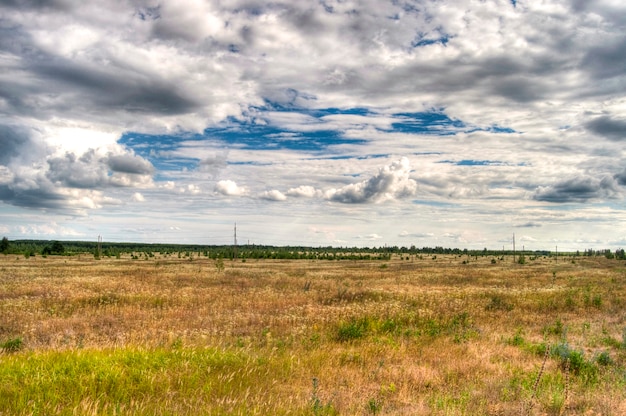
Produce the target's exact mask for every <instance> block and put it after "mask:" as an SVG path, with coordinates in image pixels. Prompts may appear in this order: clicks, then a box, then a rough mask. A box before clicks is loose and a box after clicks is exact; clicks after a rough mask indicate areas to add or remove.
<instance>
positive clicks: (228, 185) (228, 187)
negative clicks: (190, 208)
mask: <svg viewBox="0 0 626 416" xmlns="http://www.w3.org/2000/svg"><path fill="white" fill-rule="evenodd" d="M215 192H217V193H218V194H222V195H226V196H241V195H245V194H246V193H247V192H248V191H247V189H246V188H244V187H240V186H238V185H237V183H236V182H234V181H231V180H221V181H219V182H218V183H217V184H215Z"/></svg>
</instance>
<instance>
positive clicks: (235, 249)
mask: <svg viewBox="0 0 626 416" xmlns="http://www.w3.org/2000/svg"><path fill="white" fill-rule="evenodd" d="M233 259H234V260H236V259H237V223H235V244H234V245H233Z"/></svg>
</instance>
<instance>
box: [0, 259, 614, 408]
mask: <svg viewBox="0 0 626 416" xmlns="http://www.w3.org/2000/svg"><path fill="white" fill-rule="evenodd" d="M407 258H408V256H407V257H405V258H403V259H402V260H401V259H399V258H395V259H392V260H389V261H384V263H383V262H381V261H322V260H317V261H311V260H299V261H272V260H260V261H256V260H248V261H246V262H241V261H236V262H232V261H228V260H227V261H225V262H224V268H223V269H221V268H217V267H216V266H215V263H214V262H213V261H211V260H209V259H206V258H202V257H193V260H191V261H190V260H189V259H185V258H183V259H180V260H179V259H172V258H171V257H169V258H162V257H160V256H159V255H158V254H157V255H155V256H154V257H153V258H152V257H151V258H149V259H148V260H144V259H141V260H131V259H130V258H124V257H122V258H121V259H103V260H99V261H96V260H94V259H93V257H91V258H90V257H87V256H83V257H82V258H80V257H53V256H50V257H48V258H46V259H44V258H41V257H31V258H29V259H24V258H16V257H15V256H0V271H1V274H0V287H2V291H0V317H1V318H0V346H2V347H3V350H2V352H0V415H1V414H10V415H13V414H42V415H43V414H46V415H47V414H146V415H148V414H172V415H174V414H176V415H179V414H468V415H474V414H523V413H524V412H525V413H528V412H530V414H559V413H561V412H565V414H581V413H585V412H588V411H592V412H596V413H601V414H623V413H626V408H625V406H626V401H624V399H623V392H624V390H625V388H626V375H625V374H626V366H625V358H626V312H625V310H624V309H625V308H624V306H626V303H625V302H626V286H625V283H626V268H625V264H624V262H620V261H617V260H607V259H602V258H595V257H594V258H577V259H576V260H575V262H571V261H565V259H559V260H560V261H559V263H558V264H556V263H555V262H554V261H553V259H549V258H542V259H541V258H540V259H536V260H528V261H527V263H526V264H524V265H518V264H514V263H513V262H512V261H501V260H499V259H498V260H497V261H496V262H495V264H494V263H492V261H491V260H492V258H491V257H489V256H486V257H484V258H482V257H478V258H474V257H472V258H468V256H441V255H438V256H437V258H436V259H432V257H430V256H424V257H423V258H422V259H419V258H418V257H415V256H413V257H410V258H409V260H407ZM509 260H511V259H509ZM464 262H465V264H464ZM381 264H384V265H385V267H381ZM18 340H19V341H18ZM548 348H549V350H548V351H549V354H548V355H547V358H546V362H545V368H544V371H543V373H542V374H541V377H540V378H539V379H538V378H537V375H538V374H539V371H540V369H541V368H542V366H543V361H544V357H545V356H546V354H545V352H546V350H547V349H548ZM537 380H538V381H537Z"/></svg>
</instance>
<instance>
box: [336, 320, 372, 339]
mask: <svg viewBox="0 0 626 416" xmlns="http://www.w3.org/2000/svg"><path fill="white" fill-rule="evenodd" d="M369 326H370V322H369V319H368V318H361V319H354V318H353V319H351V320H350V321H349V322H343V323H340V324H339V326H338V328H337V340H338V341H341V342H346V341H352V340H355V339H360V338H363V337H364V336H365V333H366V332H367V330H368V329H369Z"/></svg>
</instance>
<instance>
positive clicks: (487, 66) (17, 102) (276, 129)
mask: <svg viewBox="0 0 626 416" xmlns="http://www.w3.org/2000/svg"><path fill="white" fill-rule="evenodd" d="M625 143H626V3H624V2H623V1H620V0H597V1H584V0H550V1H548V0H545V1H539V0H537V1H536V0H532V1H531V0H528V1H524V0H457V1H447V0H414V1H410V0H404V1H403V0H389V1H380V0H360V1H355V0H320V1H313V0H289V1H286V0H285V1H272V2H267V1H260V0H215V1H202V0H183V1H174V0H162V1H157V0H136V1H132V0H102V1H98V2H82V1H72V0H50V1H46V2H44V1H39V0H0V235H3V236H6V237H8V238H9V239H53V240H86V241H90V240H93V241H96V240H97V238H98V236H102V238H103V240H104V241H126V242H147V243H194V244H230V243H232V242H233V238H234V225H235V223H236V224H237V240H238V243H239V244H247V243H250V244H272V245H306V246H328V245H332V246H347V247H353V246H370V247H373V246H376V247H379V246H383V245H392V246H393V245H397V246H405V247H410V246H412V245H414V246H416V247H424V246H428V247H434V246H441V247H451V248H455V247H456V248H470V249H482V248H483V247H486V248H489V249H501V248H507V249H508V248H510V247H511V246H512V236H513V234H514V235H515V238H516V245H517V247H518V248H521V247H522V246H524V248H525V249H528V250H552V249H554V248H555V247H558V248H559V250H563V251H566V250H572V251H574V250H581V251H582V250H585V249H588V248H593V249H604V248H610V249H617V248H625V247H626V204H625V197H626V152H625V151H624V144H625Z"/></svg>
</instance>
